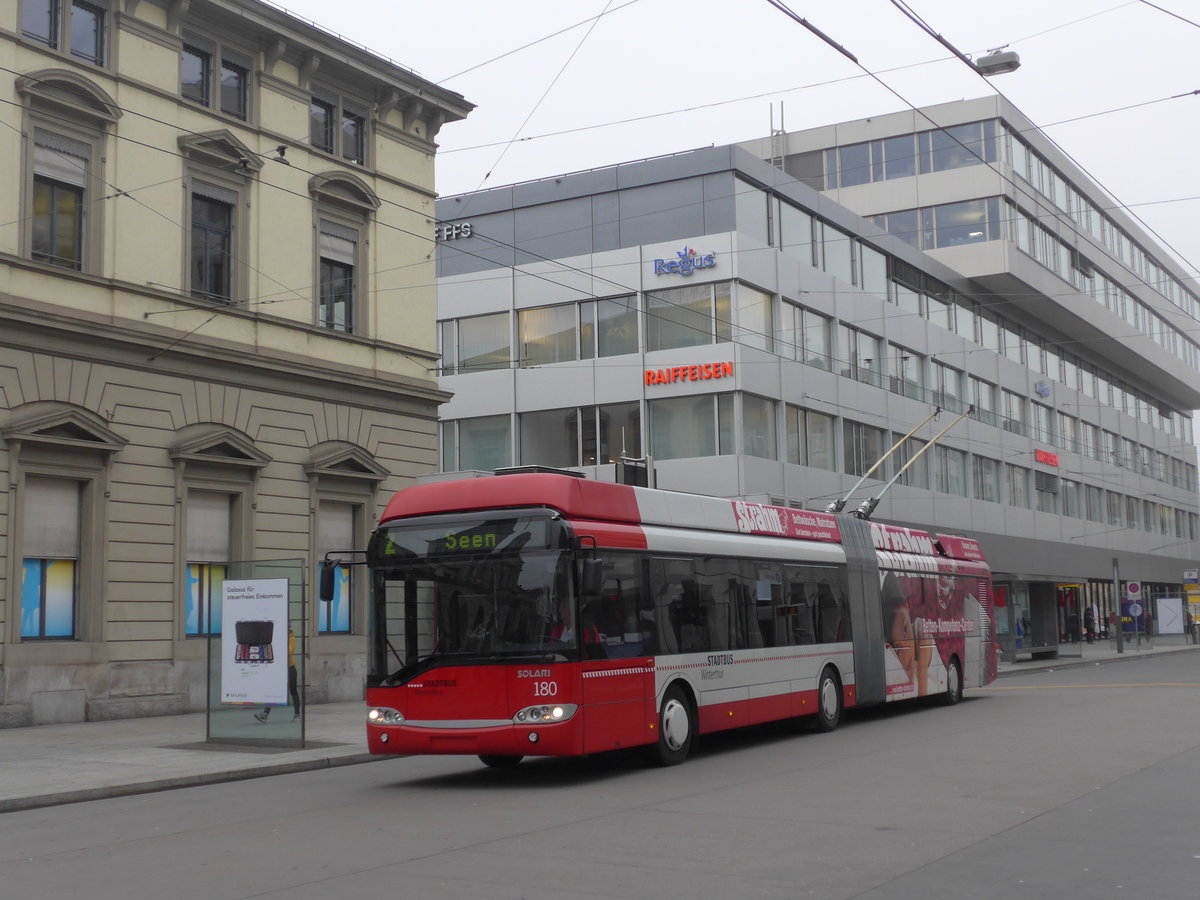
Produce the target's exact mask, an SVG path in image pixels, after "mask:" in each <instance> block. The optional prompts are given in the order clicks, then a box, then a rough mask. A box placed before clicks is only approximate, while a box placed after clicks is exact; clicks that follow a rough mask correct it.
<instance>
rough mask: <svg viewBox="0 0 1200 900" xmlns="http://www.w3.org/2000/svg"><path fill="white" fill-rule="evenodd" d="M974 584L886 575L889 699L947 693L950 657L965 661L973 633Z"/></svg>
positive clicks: (943, 577)
mask: <svg viewBox="0 0 1200 900" xmlns="http://www.w3.org/2000/svg"><path fill="white" fill-rule="evenodd" d="M941 565H946V563H945V562H943V563H941ZM951 565H953V564H952V563H951ZM974 586H975V580H974V579H972V578H960V577H955V576H954V575H953V574H950V573H946V572H938V573H933V572H930V573H920V574H918V573H911V572H909V573H906V572H885V573H882V584H881V595H882V601H883V634H884V643H885V647H886V653H887V696H888V699H895V700H898V699H902V698H907V697H924V696H927V695H929V694H937V693H941V692H942V691H944V690H945V689H946V672H947V670H948V668H949V665H950V660H951V658H952V657H955V656H957V657H958V659H959V660H964V659H965V658H966V656H965V648H966V635H968V634H974V633H975V629H976V619H975V615H977V613H976V611H975V610H977V609H978V605H979V604H978V601H977V600H976V599H975V597H974V591H973V588H974ZM972 607H974V609H972Z"/></svg>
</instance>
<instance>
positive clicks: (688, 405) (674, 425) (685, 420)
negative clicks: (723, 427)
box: [646, 394, 717, 459]
mask: <svg viewBox="0 0 1200 900" xmlns="http://www.w3.org/2000/svg"><path fill="white" fill-rule="evenodd" d="M646 407H647V415H649V417H650V455H651V456H653V457H654V458H655V459H686V458H688V457H699V456H716V455H717V421H716V416H717V408H716V403H715V402H714V397H713V395H712V394H703V395H701V396H699V397H670V398H666V399H662V400H651V401H649V402H648V403H647V404H646Z"/></svg>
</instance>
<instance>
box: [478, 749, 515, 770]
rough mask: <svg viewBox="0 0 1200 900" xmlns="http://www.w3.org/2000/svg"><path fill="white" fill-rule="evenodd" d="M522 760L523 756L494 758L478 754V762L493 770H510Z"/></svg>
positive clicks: (487, 754)
mask: <svg viewBox="0 0 1200 900" xmlns="http://www.w3.org/2000/svg"><path fill="white" fill-rule="evenodd" d="M524 758H525V757H523V756H494V755H492V754H490V753H481V754H479V761H480V762H481V763H483V764H484V765H485V766H490V767H491V768H493V769H511V768H513V767H514V766H516V765H517V764H519V763H520V762H521V760H523V759H524Z"/></svg>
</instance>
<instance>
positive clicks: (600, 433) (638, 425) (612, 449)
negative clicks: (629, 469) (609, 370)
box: [581, 403, 642, 466]
mask: <svg viewBox="0 0 1200 900" xmlns="http://www.w3.org/2000/svg"><path fill="white" fill-rule="evenodd" d="M581 439H582V444H583V464H584V465H585V466H595V465H604V464H606V463H615V462H617V461H619V460H620V458H621V456H622V455H624V456H627V457H629V458H631V459H640V458H641V456H642V416H641V412H640V409H639V406H638V404H637V403H611V404H609V405H607V406H589V407H586V408H585V409H584V410H583V418H582V424H581Z"/></svg>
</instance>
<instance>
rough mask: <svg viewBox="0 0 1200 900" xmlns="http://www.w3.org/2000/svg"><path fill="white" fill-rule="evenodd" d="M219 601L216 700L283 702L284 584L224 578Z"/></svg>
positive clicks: (274, 580)
mask: <svg viewBox="0 0 1200 900" xmlns="http://www.w3.org/2000/svg"><path fill="white" fill-rule="evenodd" d="M221 598H222V604H221V625H222V630H221V702H222V703H226V704H254V705H264V706H265V705H269V704H286V703H287V702H288V693H287V670H288V654H287V635H288V580H287V579H286V578H258V579H252V580H244V581H236V580H227V581H225V583H224V585H223V586H222V589H221Z"/></svg>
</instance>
